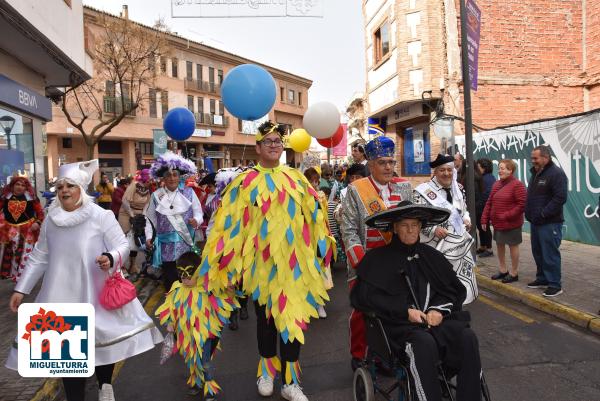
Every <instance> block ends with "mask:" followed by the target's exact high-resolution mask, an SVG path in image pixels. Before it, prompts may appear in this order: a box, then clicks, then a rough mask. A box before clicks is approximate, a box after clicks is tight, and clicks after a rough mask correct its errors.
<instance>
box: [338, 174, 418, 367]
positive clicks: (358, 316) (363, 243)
mask: <svg viewBox="0 0 600 401" xmlns="http://www.w3.org/2000/svg"><path fill="white" fill-rule="evenodd" d="M388 188H389V198H388V199H385V200H384V199H383V198H382V195H381V190H380V188H379V187H378V186H377V184H376V183H375V181H374V180H373V178H372V177H366V178H361V179H358V180H356V181H354V182H353V183H352V184H350V185H349V186H348V190H347V192H346V196H345V198H344V202H343V204H342V224H341V229H340V231H341V234H342V238H343V240H344V247H345V249H346V257H347V260H348V281H349V283H350V287H351V288H352V286H353V285H354V280H355V279H356V270H355V269H356V266H357V265H358V263H359V262H360V261H361V259H362V258H363V256H364V255H365V253H366V252H367V251H368V250H369V249H374V248H378V247H380V246H383V245H385V244H388V243H389V242H390V240H391V233H383V232H380V231H379V230H377V229H374V228H370V227H367V226H366V224H365V223H364V221H365V219H366V218H367V217H369V216H371V215H372V214H374V213H377V212H379V211H382V210H386V209H388V208H390V207H392V206H394V205H396V204H397V203H398V202H400V201H403V200H410V199H411V197H412V188H411V186H410V183H409V182H408V181H406V180H404V179H401V178H393V179H392V181H391V182H390V183H389V184H388ZM365 351H366V341H365V326H364V320H363V316H362V313H360V312H358V311H356V310H353V311H352V314H351V315H350V353H351V354H352V356H353V357H354V358H357V359H363V358H364V357H365Z"/></svg>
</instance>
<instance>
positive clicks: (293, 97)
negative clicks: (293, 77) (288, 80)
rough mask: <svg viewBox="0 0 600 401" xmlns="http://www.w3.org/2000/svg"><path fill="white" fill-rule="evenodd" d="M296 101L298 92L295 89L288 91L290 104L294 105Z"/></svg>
mask: <svg viewBox="0 0 600 401" xmlns="http://www.w3.org/2000/svg"><path fill="white" fill-rule="evenodd" d="M295 100H296V92H294V90H293V89H290V90H288V102H289V103H291V104H294V101H295Z"/></svg>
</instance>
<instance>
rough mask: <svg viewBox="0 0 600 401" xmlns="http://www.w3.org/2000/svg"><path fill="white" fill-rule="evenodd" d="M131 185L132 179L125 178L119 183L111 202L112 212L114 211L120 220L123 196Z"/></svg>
mask: <svg viewBox="0 0 600 401" xmlns="http://www.w3.org/2000/svg"><path fill="white" fill-rule="evenodd" d="M129 184H131V177H127V178H123V179H122V180H120V181H119V184H118V185H117V187H116V188H115V191H114V192H113V194H112V201H111V202H110V210H112V211H113V213H114V214H115V217H116V218H119V210H120V209H121V203H122V202H123V195H124V194H125V190H126V189H127V187H128V186H129Z"/></svg>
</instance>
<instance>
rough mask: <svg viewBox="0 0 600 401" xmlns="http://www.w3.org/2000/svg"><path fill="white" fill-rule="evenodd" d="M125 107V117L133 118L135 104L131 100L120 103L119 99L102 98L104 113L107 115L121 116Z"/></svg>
mask: <svg viewBox="0 0 600 401" xmlns="http://www.w3.org/2000/svg"><path fill="white" fill-rule="evenodd" d="M123 105H124V106H125V111H127V114H126V116H129V117H135V108H134V106H135V103H134V102H132V101H131V100H125V101H122V100H121V98H120V97H112V96H104V112H105V113H107V114H121V111H122V110H123Z"/></svg>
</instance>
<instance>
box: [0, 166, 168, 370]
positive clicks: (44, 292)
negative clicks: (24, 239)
mask: <svg viewBox="0 0 600 401" xmlns="http://www.w3.org/2000/svg"><path fill="white" fill-rule="evenodd" d="M97 168H98V161H97V160H93V161H90V162H80V163H72V164H66V165H63V166H61V167H60V171H59V179H58V180H59V181H60V180H63V179H65V180H66V181H67V182H68V183H71V184H76V185H78V186H79V187H80V190H81V197H82V201H83V204H82V205H81V206H80V207H79V208H77V209H75V210H74V211H72V212H67V211H66V210H64V209H62V207H61V206H60V202H59V201H58V200H57V201H55V202H54V203H53V205H52V206H51V207H50V210H49V213H48V218H47V219H45V220H44V222H43V224H42V227H41V232H40V237H39V240H38V242H37V244H36V245H35V248H34V249H33V252H32V253H31V254H30V256H29V259H28V261H27V265H26V269H25V270H24V273H23V275H22V276H21V279H20V280H19V282H18V284H17V285H16V286H15V291H16V292H20V293H22V294H29V293H30V292H31V291H32V290H33V288H34V286H35V285H36V284H37V282H38V281H39V280H40V278H42V276H43V277H44V280H43V282H42V286H41V288H40V291H39V293H38V295H37V297H36V299H35V302H64V303H90V304H92V305H94V308H95V312H96V366H100V365H108V364H112V363H115V362H118V361H121V360H124V359H127V358H129V357H131V356H134V355H137V354H140V353H142V352H145V351H148V350H150V349H151V348H153V347H154V345H155V344H158V343H160V342H161V341H162V335H161V334H160V332H159V331H158V329H157V328H156V327H155V325H154V323H153V321H152V319H151V318H150V317H149V316H148V315H147V314H146V312H145V311H144V308H143V307H142V304H141V303H140V301H139V300H138V299H137V298H135V299H134V300H132V301H131V302H129V303H127V304H126V305H124V306H123V307H121V308H119V309H116V310H107V309H104V307H102V306H101V305H100V303H99V301H98V297H99V294H100V291H101V290H102V288H103V286H104V282H105V280H106V278H107V276H108V275H107V273H106V272H104V271H102V270H101V269H100V268H99V267H98V264H97V263H96V258H97V257H98V256H100V255H102V254H103V253H104V254H110V255H111V257H112V260H113V261H114V264H115V265H116V264H117V263H118V262H119V261H120V260H122V259H123V258H124V257H127V255H129V246H128V242H127V239H126V238H125V235H124V234H123V231H122V230H121V227H120V226H119V224H118V223H117V221H116V219H115V216H114V214H113V213H112V211H110V210H104V209H102V208H101V207H100V206H98V205H96V204H95V203H93V202H92V200H91V198H90V197H89V196H88V195H86V194H85V191H84V188H86V187H87V186H88V185H89V183H90V182H91V180H92V175H93V173H94V171H95V170H96V169H97ZM113 268H114V267H113ZM6 366H7V367H8V368H11V369H17V349H16V348H12V349H11V352H10V355H9V357H8V360H7V362H6Z"/></svg>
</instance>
